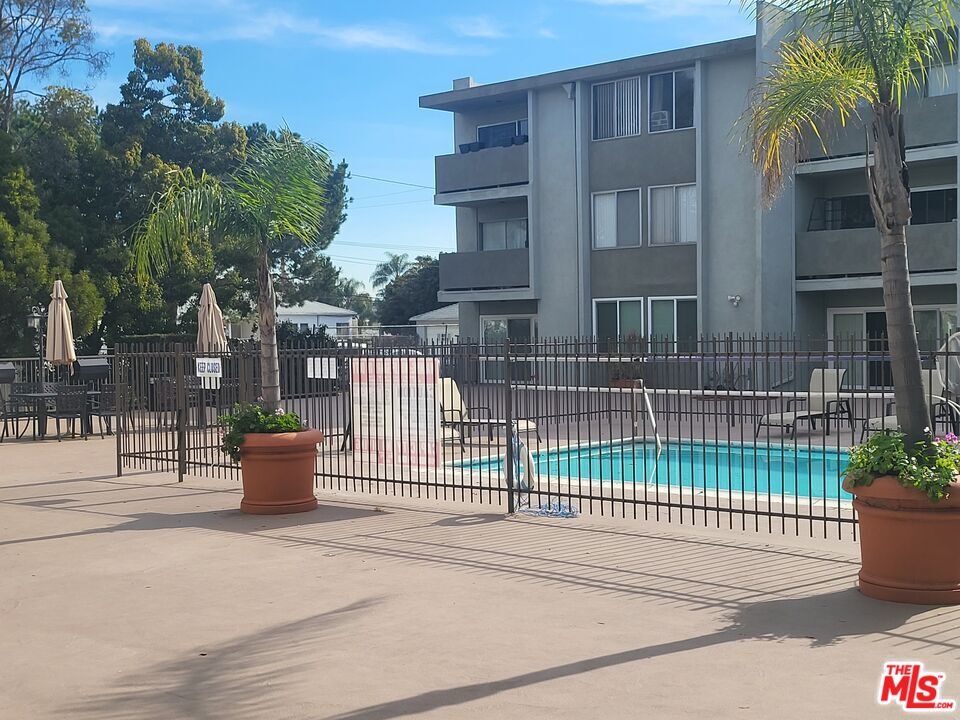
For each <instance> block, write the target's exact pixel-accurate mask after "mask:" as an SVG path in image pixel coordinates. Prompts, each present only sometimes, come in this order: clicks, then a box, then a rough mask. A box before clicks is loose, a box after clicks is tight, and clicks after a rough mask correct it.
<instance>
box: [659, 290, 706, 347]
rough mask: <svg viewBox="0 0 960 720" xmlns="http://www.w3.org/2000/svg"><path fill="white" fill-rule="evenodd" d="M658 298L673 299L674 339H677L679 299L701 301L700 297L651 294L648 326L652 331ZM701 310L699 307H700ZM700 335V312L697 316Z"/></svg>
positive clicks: (698, 333)
mask: <svg viewBox="0 0 960 720" xmlns="http://www.w3.org/2000/svg"><path fill="white" fill-rule="evenodd" d="M658 300H672V301H673V340H674V342H676V340H677V301H678V300H694V301H696V302H698V303H699V302H700V298H699V297H697V296H696V295H657V296H650V297H648V298H647V321H646V323H647V327H649V328H650V331H651V332H653V303H654V302H655V301H658ZM698 310H699V308H698ZM699 335H700V318H699V313H698V317H697V336H698V337H699Z"/></svg>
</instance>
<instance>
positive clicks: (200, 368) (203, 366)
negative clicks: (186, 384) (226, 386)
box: [197, 358, 223, 378]
mask: <svg viewBox="0 0 960 720" xmlns="http://www.w3.org/2000/svg"><path fill="white" fill-rule="evenodd" d="M197 377H199V378H220V377H223V365H222V364H221V361H220V358H197Z"/></svg>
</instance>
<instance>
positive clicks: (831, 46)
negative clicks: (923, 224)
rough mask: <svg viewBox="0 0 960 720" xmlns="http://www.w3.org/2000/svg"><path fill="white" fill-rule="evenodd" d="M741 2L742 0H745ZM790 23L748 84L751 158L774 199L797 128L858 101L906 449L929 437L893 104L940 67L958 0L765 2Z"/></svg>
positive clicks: (898, 123) (899, 128)
mask: <svg viewBox="0 0 960 720" xmlns="http://www.w3.org/2000/svg"><path fill="white" fill-rule="evenodd" d="M744 2H746V0H744ZM762 7H763V10H762V12H764V13H771V18H772V19H773V20H778V19H780V20H783V21H790V22H791V23H792V27H793V28H794V29H792V30H791V31H790V32H789V33H788V35H787V37H786V39H785V41H784V43H783V45H782V46H781V50H780V58H779V60H778V61H776V62H774V63H773V64H772V65H771V66H770V67H769V74H768V75H767V76H766V77H764V78H763V79H762V80H761V81H760V82H759V84H758V85H757V87H756V89H755V93H754V96H753V98H752V101H751V107H750V110H748V118H749V126H750V134H751V138H752V149H753V160H754V163H755V164H756V166H757V167H758V169H759V171H760V174H761V177H762V180H763V187H764V195H765V198H766V199H767V200H768V202H772V200H773V198H775V197H776V196H777V194H778V193H779V192H780V190H781V188H782V187H783V185H784V181H785V178H787V177H788V176H789V173H790V170H791V166H792V162H793V160H794V158H796V155H797V151H798V149H799V146H800V144H801V142H802V139H803V135H804V133H807V132H812V133H813V134H814V135H815V136H816V137H818V138H822V137H823V136H824V134H825V133H826V124H827V123H829V122H831V121H832V120H833V119H834V118H838V119H839V121H840V122H841V123H842V124H846V123H847V122H849V121H850V119H851V118H853V117H856V116H857V113H858V111H859V108H860V106H861V104H864V105H866V106H868V107H869V108H870V110H871V111H872V113H871V117H870V119H869V121H868V124H869V128H870V132H869V135H870V139H871V141H872V146H873V157H874V160H873V163H872V164H870V163H869V161H868V162H867V163H866V164H867V188H868V196H869V198H870V206H871V208H872V209H873V216H874V219H875V220H876V224H877V228H878V229H879V231H880V236H881V246H880V256H881V260H882V276H883V300H884V307H885V309H886V315H887V329H888V333H889V345H890V360H891V362H890V364H891V369H892V371H893V382H894V394H895V399H896V406H897V419H898V422H899V424H900V427H901V428H902V429H903V431H904V433H905V435H906V443H907V447H913V446H915V445H916V444H917V443H918V442H920V441H922V440H924V439H926V438H928V437H929V435H930V430H929V428H930V417H929V411H928V409H927V404H926V402H925V399H924V395H923V384H922V382H921V365H920V352H919V348H918V343H917V333H916V328H915V326H914V320H913V307H912V302H911V298H910V276H909V273H908V271H907V234H906V226H907V224H908V223H909V221H910V215H911V211H910V179H909V173H908V170H907V163H906V149H905V146H904V119H903V116H902V115H901V103H902V101H903V98H904V97H905V96H906V94H907V92H908V90H909V89H910V88H911V87H915V86H917V84H918V82H920V80H922V79H923V77H924V76H925V74H926V73H928V72H938V71H939V72H943V69H942V65H943V61H944V58H945V57H952V56H953V54H954V51H955V47H954V45H955V43H954V21H953V14H954V13H956V12H958V11H960V3H958V2H957V0H780V2H777V3H775V4H774V3H769V4H763V6H762Z"/></svg>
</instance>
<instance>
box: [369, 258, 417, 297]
mask: <svg viewBox="0 0 960 720" xmlns="http://www.w3.org/2000/svg"><path fill="white" fill-rule="evenodd" d="M409 269H410V257H409V256H408V255H407V254H406V253H400V254H399V255H394V254H393V253H387V259H386V260H384V261H383V262H382V263H380V264H379V265H377V267H376V268H374V270H373V275H371V276H370V284H371V285H373V286H374V287H375V288H379V287H383V286H384V285H386V284H387V283H389V282H392V281H393V280H396V279H397V278H399V277H400V276H401V275H403V274H404V273H405V272H406V271H407V270H409Z"/></svg>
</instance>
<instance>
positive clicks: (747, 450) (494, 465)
mask: <svg viewBox="0 0 960 720" xmlns="http://www.w3.org/2000/svg"><path fill="white" fill-rule="evenodd" d="M847 459H848V458H847V452H846V450H843V449H837V448H833V449H829V448H828V449H818V448H810V449H806V448H794V447H792V446H789V445H784V446H783V447H781V446H779V445H766V444H757V445H750V444H743V445H740V444H735V443H721V442H717V443H713V442H707V443H703V442H700V443H697V442H681V443H665V444H664V445H663V451H662V452H661V454H660V458H659V459H657V448H656V445H655V444H654V443H653V442H629V443H611V444H605V445H593V446H589V447H571V448H565V449H562V450H549V451H540V452H538V453H535V454H534V461H535V463H536V466H537V472H538V474H539V476H540V478H541V480H544V479H546V478H547V477H549V478H550V479H554V480H568V481H571V482H576V481H577V480H582V481H584V482H586V481H589V480H593V481H597V480H600V481H612V482H625V483H651V484H654V483H655V484H657V485H660V486H676V487H684V488H692V489H694V490H705V491H708V492H710V491H712V492H721V493H723V492H733V493H736V492H742V493H749V494H751V495H752V494H753V493H757V494H758V495H764V496H765V495H767V493H769V494H770V495H771V496H775V497H780V496H784V497H798V498H806V499H814V500H824V499H826V500H831V499H832V500H836V499H838V498H839V499H843V500H851V499H852V496H851V495H850V494H849V493H847V492H845V491H844V490H843V489H842V488H841V487H840V480H841V473H842V471H843V469H844V468H845V467H846V465H847ZM502 464H503V459H502V458H490V459H485V460H478V461H476V462H473V463H467V464H466V465H465V467H469V468H475V469H478V470H487V471H498V470H499V469H500V468H501V467H502Z"/></svg>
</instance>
